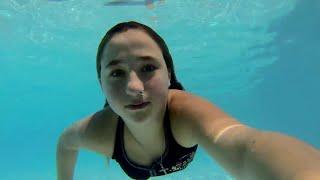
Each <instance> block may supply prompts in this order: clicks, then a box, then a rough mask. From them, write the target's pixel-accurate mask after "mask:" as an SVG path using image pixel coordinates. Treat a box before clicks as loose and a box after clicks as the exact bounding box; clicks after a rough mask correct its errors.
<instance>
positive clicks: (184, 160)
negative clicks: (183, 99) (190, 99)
mask: <svg viewBox="0 0 320 180" xmlns="http://www.w3.org/2000/svg"><path fill="white" fill-rule="evenodd" d="M123 129H124V122H123V120H122V119H121V117H120V116H119V118H118V125H117V132H116V141H115V146H114V152H113V155H112V159H115V160H116V161H117V162H118V163H119V164H120V166H121V168H122V169H123V170H124V172H125V173H126V174H127V175H128V176H130V177H131V178H133V179H148V178H149V177H151V176H161V175H165V174H169V173H172V172H175V171H179V170H182V169H184V168H186V167H187V166H188V164H189V163H190V162H191V161H192V160H193V157H194V154H195V152H196V150H197V147H198V145H195V146H193V147H190V148H185V147H183V146H181V145H179V144H178V143H177V142H176V141H175V139H174V137H173V135H172V132H171V127H170V120H169V116H168V106H167V109H166V114H165V118H164V129H165V140H166V149H165V152H164V154H163V155H162V156H161V157H160V158H158V159H157V160H156V161H154V162H153V163H152V164H151V165H150V166H143V165H138V164H136V163H134V162H132V161H130V160H129V158H128V157H127V155H126V152H125V149H124V143H123Z"/></svg>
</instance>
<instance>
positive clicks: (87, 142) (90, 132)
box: [62, 107, 118, 157]
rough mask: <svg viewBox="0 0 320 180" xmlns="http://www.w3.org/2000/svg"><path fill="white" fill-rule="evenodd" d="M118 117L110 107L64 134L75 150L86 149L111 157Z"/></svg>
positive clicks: (80, 122)
mask: <svg viewBox="0 0 320 180" xmlns="http://www.w3.org/2000/svg"><path fill="white" fill-rule="evenodd" d="M117 117H118V115H117V114H116V113H114V112H113V111H112V110H111V108H110V107H106V108H104V109H103V110H101V111H98V112H95V113H94V114H92V115H89V116H87V117H85V118H83V119H80V120H78V121H76V122H75V123H74V124H72V125H71V126H70V127H68V128H67V129H66V130H65V131H64V132H63V134H62V137H63V136H64V137H66V138H64V139H66V142H67V143H68V144H69V145H70V144H71V145H72V146H73V147H75V148H85V149H89V150H92V151H94V152H97V153H100V154H103V155H105V156H107V157H111V156H112V153H113V147H114V140H115V132H116V126H117Z"/></svg>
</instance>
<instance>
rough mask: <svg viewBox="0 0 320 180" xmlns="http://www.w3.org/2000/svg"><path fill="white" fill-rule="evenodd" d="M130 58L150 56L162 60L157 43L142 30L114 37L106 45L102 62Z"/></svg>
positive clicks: (126, 32)
mask: <svg viewBox="0 0 320 180" xmlns="http://www.w3.org/2000/svg"><path fill="white" fill-rule="evenodd" d="M129 56H130V57H132V56H137V57H139V56H140V57H141V56H151V57H155V58H156V59H158V60H161V59H163V56H162V52H161V49H160V47H159V46H158V45H157V43H156V42H155V41H154V40H153V39H152V38H151V37H150V36H149V35H148V34H147V33H145V32H144V31H142V30H131V29H130V30H128V31H125V32H121V33H119V34H116V35H114V36H113V37H112V38H111V40H110V41H109V42H108V43H107V45H106V46H105V48H104V52H103V54H102V59H103V60H104V61H107V62H108V61H111V60H113V59H127V58H128V57H129Z"/></svg>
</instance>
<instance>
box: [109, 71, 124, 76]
mask: <svg viewBox="0 0 320 180" xmlns="http://www.w3.org/2000/svg"><path fill="white" fill-rule="evenodd" d="M122 75H124V71H122V70H119V69H118V70H114V71H112V72H111V73H110V76H111V77H119V76H122Z"/></svg>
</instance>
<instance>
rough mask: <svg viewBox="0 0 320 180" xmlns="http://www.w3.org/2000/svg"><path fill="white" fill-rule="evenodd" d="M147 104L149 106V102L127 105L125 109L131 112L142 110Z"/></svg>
mask: <svg viewBox="0 0 320 180" xmlns="http://www.w3.org/2000/svg"><path fill="white" fill-rule="evenodd" d="M149 104H150V102H137V103H133V104H130V105H127V106H126V108H128V109H132V110H135V109H142V108H144V107H146V106H148V105H149Z"/></svg>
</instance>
